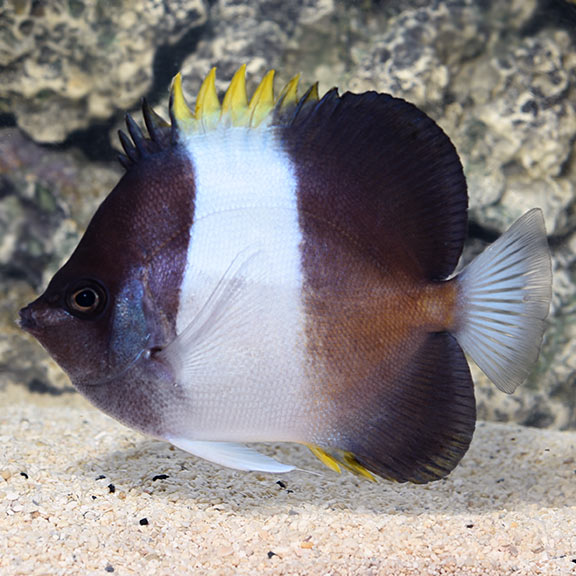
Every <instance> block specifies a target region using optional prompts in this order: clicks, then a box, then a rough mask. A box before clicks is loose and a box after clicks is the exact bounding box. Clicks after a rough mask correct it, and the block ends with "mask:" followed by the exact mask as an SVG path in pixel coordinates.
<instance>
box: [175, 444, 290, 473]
mask: <svg viewBox="0 0 576 576" xmlns="http://www.w3.org/2000/svg"><path fill="white" fill-rule="evenodd" d="M167 440H168V441H169V442H170V443H171V444H174V446H176V447H178V448H181V449H182V450H184V451H186V452H189V453H190V454H194V456H198V457H200V458H204V460H209V461H210V462H214V463H215V464H220V465H221V466H227V467H228V468H234V469H235V470H243V471H253V472H270V473H272V474H283V473H285V472H290V471H291V470H294V469H295V467H294V466H290V465H288V464H282V463H281V462H278V461H277V460H274V458H270V456H265V455H264V454H261V453H260V452H257V451H256V450H253V449H252V448H248V447H247V446H244V445H243V444H235V443H233V442H205V441H198V440H196V441H194V440H186V439H185V438H167Z"/></svg>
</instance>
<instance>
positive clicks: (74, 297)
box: [66, 281, 106, 318]
mask: <svg viewBox="0 0 576 576" xmlns="http://www.w3.org/2000/svg"><path fill="white" fill-rule="evenodd" d="M66 305H67V307H68V310H69V311H70V312H71V313H72V314H74V316H78V317H80V318H93V317H95V316H97V315H98V314H100V313H101V312H102V311H103V310H104V308H105V307H106V291H105V290H104V288H102V286H100V285H99V284H98V283H96V282H94V281H86V282H82V283H81V284H77V285H76V286H75V287H74V288H73V289H72V290H70V292H69V294H68V296H67V298H66Z"/></svg>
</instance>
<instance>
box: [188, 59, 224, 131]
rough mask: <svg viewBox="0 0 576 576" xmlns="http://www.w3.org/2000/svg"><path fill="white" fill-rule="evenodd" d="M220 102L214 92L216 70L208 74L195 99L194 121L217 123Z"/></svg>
mask: <svg viewBox="0 0 576 576" xmlns="http://www.w3.org/2000/svg"><path fill="white" fill-rule="evenodd" d="M220 110H221V106H220V100H219V99H218V93H217V92H216V68H215V67H214V68H212V70H210V72H208V74H207V76H206V78H204V82H202V86H200V90H199V91H198V96H197V97H196V108H195V112H194V114H195V116H196V120H199V121H201V122H202V123H203V124H207V123H212V122H217V121H218V120H219V118H220Z"/></svg>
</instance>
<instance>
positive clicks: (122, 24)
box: [0, 0, 576, 428]
mask: <svg viewBox="0 0 576 576" xmlns="http://www.w3.org/2000/svg"><path fill="white" fill-rule="evenodd" d="M575 30H576V6H574V4H573V3H572V2H568V1H564V0H541V1H537V0H510V1H509V2H501V1H499V0H483V1H481V2H479V1H477V0H444V1H430V0H429V1H425V0H390V1H385V0H381V1H376V0H374V1H363V2H353V1H345V2H339V3H337V2H334V1H332V0H298V1H294V2H284V1H282V0H256V1H253V0H251V1H248V0H212V1H205V2H203V1H201V0H166V1H163V2H161V1H159V0H147V1H138V0H131V1H128V0H109V1H106V2H104V1H98V2H83V1H82V0H66V1H64V0H51V1H50V2H48V1H43V0H12V1H7V0H3V1H2V0H0V388H3V389H6V390H8V391H10V390H12V391H14V390H17V392H16V393H21V391H22V390H23V389H24V388H25V387H27V388H29V389H31V390H33V391H35V392H51V393H57V394H67V395H68V393H69V392H70V385H69V383H68V381H67V379H66V378H65V376H64V375H63V374H62V373H61V372H60V370H59V369H58V368H57V367H56V366H55V365H54V363H53V362H52V361H51V360H49V359H48V358H47V357H46V355H45V354H44V352H43V351H42V350H41V349H40V348H39V346H38V345H37V344H36V343H35V342H33V341H32V340H30V339H28V338H27V337H26V336H25V335H24V334H22V333H21V332H20V331H19V329H18V327H17V326H16V324H15V318H16V316H17V310H18V308H19V307H20V306H21V305H23V304H25V303H26V302H28V301H29V300H30V299H31V298H32V297H33V296H34V295H35V294H36V293H37V292H39V291H40V290H41V288H42V287H43V286H44V285H45V283H46V282H47V280H48V279H49V278H50V276H51V275H52V274H53V272H54V271H55V270H56V269H57V267H58V266H59V264H60V263H61V262H62V260H63V259H65V257H66V256H67V255H68V254H69V253H70V252H71V250H72V249H73V247H74V246H75V244H76V242H77V241H78V239H79V236H80V235H81V232H82V230H83V228H84V227H85V226H86V224H87V222H88V220H89V217H90V215H91V214H92V212H93V211H94V209H95V207H96V206H97V205H98V203H99V202H100V201H101V200H102V199H103V198H104V197H105V195H106V194H107V193H108V192H109V191H110V190H111V189H112V187H113V185H114V183H115V181H116V180H117V179H118V177H119V175H120V174H121V170H120V168H119V167H118V165H117V164H116V163H115V162H114V161H113V160H112V158H113V156H114V147H116V146H117V144H116V137H115V135H114V133H115V130H114V129H115V128H117V127H119V126H120V124H121V121H122V116H123V112H124V111H125V110H126V109H129V110H131V111H132V112H135V113H136V114H137V106H138V102H139V100H140V98H141V97H143V96H147V97H148V98H149V99H150V100H151V101H152V103H155V104H156V105H157V107H158V109H159V110H160V111H162V109H163V108H164V110H165V106H166V94H167V91H168V86H169V82H170V79H171V77H172V75H173V74H175V73H176V72H177V71H178V70H179V69H182V71H183V74H184V88H185V91H186V92H187V93H188V94H189V95H191V96H192V95H193V94H194V93H195V92H196V91H197V89H198V86H199V83H200V81H201V79H202V77H203V76H204V75H205V74H206V72H207V71H208V70H209V68H210V67H211V66H213V65H217V66H218V69H219V71H218V74H219V80H218V82H219V83H218V87H219V88H220V89H222V90H223V89H224V88H225V86H226V84H227V82H228V81H229V79H230V77H231V75H232V73H233V72H234V70H235V69H236V68H237V67H238V66H239V65H240V64H241V63H244V62H246V63H247V64H248V73H249V76H250V78H249V85H250V83H252V84H251V85H252V86H254V85H255V84H256V83H257V82H258V81H259V79H260V77H261V76H262V74H263V73H264V72H265V71H266V70H267V69H269V68H272V67H274V68H277V69H278V70H279V82H278V85H279V84H280V83H281V82H282V81H286V80H288V79H289V78H290V77H291V76H292V75H293V74H294V73H297V72H300V73H301V74H302V79H303V83H304V84H309V83H311V82H313V81H315V80H316V79H318V80H319V81H320V86H321V91H324V90H327V89H328V88H330V87H331V86H333V85H338V86H340V88H341V89H342V90H346V89H350V90H353V91H364V90H371V89H376V90H380V91H386V92H390V93H392V94H394V95H396V96H400V97H403V98H405V99H407V100H410V101H412V102H414V103H415V104H417V105H418V106H420V107H421V108H422V109H423V110H425V111H426V112H427V113H428V114H430V115H431V116H432V117H433V118H434V119H436V121H437V122H438V123H439V124H440V125H441V126H442V127H443V128H444V130H445V131H446V132H447V133H448V134H449V135H450V136H451V138H452V139H453V140H454V142H455V144H456V146H457V148H458V150H459V152H460V156H461V158H462V161H463V163H464V167H465V170H466V173H467V176H468V183H469V189H470V205H471V211H470V216H471V239H470V242H469V246H468V247H467V250H466V253H465V258H464V259H465V260H466V259H469V258H470V257H471V256H472V255H473V254H475V253H477V252H478V251H479V250H481V249H482V247H483V246H484V245H485V244H486V243H487V242H489V241H492V240H494V239H495V238H496V237H497V235H498V234H499V233H501V232H502V231H503V230H504V229H505V228H507V227H508V226H509V225H510V224H511V222H512V221H513V220H514V219H515V218H517V217H518V216H520V215H521V214H522V213H523V212H524V211H526V210H527V209H529V208H531V207H533V206H540V207H542V209H543V210H544V213H545V216H546V223H547V227H548V231H549V238H550V245H551V248H552V252H553V256H554V273H555V280H554V300H553V307H552V312H551V316H550V328H549V330H548V332H547V336H546V341H545V344H544V348H543V352H542V355H541V359H540V362H539V365H538V368H537V370H536V371H535V373H534V374H533V376H532V377H531V379H530V380H529V382H527V383H526V384H525V385H524V386H523V387H522V388H521V389H520V390H518V391H517V392H516V394H514V395H513V396H505V395H503V394H501V393H499V392H498V391H497V390H495V389H494V388H493V387H492V386H491V385H490V384H489V383H488V382H487V381H486V379H485V378H484V377H483V376H482V375H481V374H480V373H479V372H478V371H476V372H475V377H476V381H477V384H478V386H477V395H478V401H479V407H480V416H481V417H484V418H489V419H494V420H500V421H507V420H512V421H516V422H520V423H523V424H529V425H535V426H541V427H557V428H575V427H576V377H575V374H576V300H575V290H574V284H575V276H576V269H575V256H574V254H575V252H576V234H575V231H576V202H575V198H576V194H575V186H576V149H575V142H576V32H575ZM190 100H193V98H190ZM13 393H14V392H13ZM69 396H70V401H72V402H73V401H74V400H73V395H72V394H70V395H69Z"/></svg>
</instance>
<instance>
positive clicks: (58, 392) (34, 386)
mask: <svg viewBox="0 0 576 576" xmlns="http://www.w3.org/2000/svg"><path fill="white" fill-rule="evenodd" d="M28 390H30V392H33V393H35V394H50V396H62V395H63V394H74V393H75V392H76V390H75V389H74V388H73V387H72V386H66V387H65V388H59V387H58V386H54V385H53V384H50V383H49V382H46V381H45V380H40V379H39V378H33V379H32V380H30V382H28Z"/></svg>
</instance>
